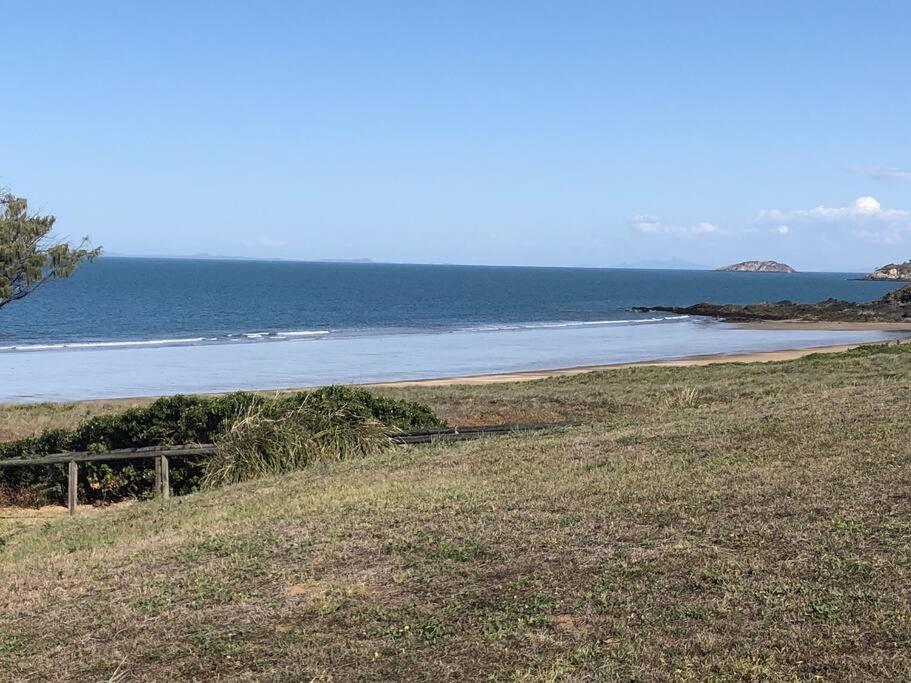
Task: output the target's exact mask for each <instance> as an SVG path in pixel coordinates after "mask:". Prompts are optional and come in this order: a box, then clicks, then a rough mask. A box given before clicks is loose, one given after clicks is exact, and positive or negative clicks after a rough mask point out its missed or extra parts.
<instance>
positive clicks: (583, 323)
mask: <svg viewBox="0 0 911 683" xmlns="http://www.w3.org/2000/svg"><path fill="white" fill-rule="evenodd" d="M689 317H690V316H688V315H671V316H665V317H661V318H631V319H626V320H570V321H566V322H552V323H524V324H521V325H491V326H487V327H471V328H468V329H467V330H464V331H465V332H503V331H508V330H546V329H557V328H561V327H591V326H596V325H637V324H642V323H660V322H666V321H673V320H686V319H687V318H689Z"/></svg>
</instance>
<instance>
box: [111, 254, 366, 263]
mask: <svg viewBox="0 0 911 683" xmlns="http://www.w3.org/2000/svg"><path fill="white" fill-rule="evenodd" d="M104 255H105V256H114V257H117V258H170V259H185V260H188V261H297V262H304V263H376V261H373V260H371V259H369V258H319V259H295V258H277V257H271V258H270V257H267V256H220V255H218V254H209V253H206V252H201V253H198V254H177V255H176V256H175V255H174V254H118V253H110V252H105V254H104Z"/></svg>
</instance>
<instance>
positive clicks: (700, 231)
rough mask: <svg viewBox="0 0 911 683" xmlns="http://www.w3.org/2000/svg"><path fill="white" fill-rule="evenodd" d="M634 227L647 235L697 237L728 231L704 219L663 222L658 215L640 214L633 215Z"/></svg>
mask: <svg viewBox="0 0 911 683" xmlns="http://www.w3.org/2000/svg"><path fill="white" fill-rule="evenodd" d="M631 223H632V225H633V227H634V228H635V229H636V230H638V231H639V232H641V233H643V234H646V235H671V236H673V237H695V236H698V235H720V234H724V233H725V232H726V231H725V230H724V229H722V228H720V227H718V226H717V225H715V224H714V223H708V222H706V221H702V222H700V223H695V224H693V225H673V224H670V223H663V222H662V221H661V219H659V218H658V217H657V216H648V215H643V214H639V215H636V216H633V219H632V221H631Z"/></svg>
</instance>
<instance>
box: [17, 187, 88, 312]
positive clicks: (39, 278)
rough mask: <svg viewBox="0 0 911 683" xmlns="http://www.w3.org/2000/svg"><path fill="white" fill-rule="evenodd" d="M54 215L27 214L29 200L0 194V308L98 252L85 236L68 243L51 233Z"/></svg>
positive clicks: (61, 274) (65, 272) (73, 269)
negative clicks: (72, 244)
mask: <svg viewBox="0 0 911 683" xmlns="http://www.w3.org/2000/svg"><path fill="white" fill-rule="evenodd" d="M55 220H56V219H55V218H54V216H42V215H38V214H30V213H29V211H28V202H27V201H26V200H25V199H23V198H21V197H16V196H14V195H12V194H9V193H2V194H0V308H3V307H4V306H6V305H7V304H8V303H11V302H13V301H17V300H19V299H22V298H24V297H26V296H28V295H29V294H31V293H32V292H34V291H35V289H37V288H38V287H40V286H41V285H43V284H44V283H45V282H48V281H49V280H54V279H56V278H63V277H69V276H70V275H72V274H73V271H75V270H76V267H77V266H78V265H79V264H80V263H82V262H83V261H91V260H92V259H94V258H95V257H96V256H98V255H99V254H100V253H101V249H100V248H96V249H91V248H89V240H88V238H87V237H86V238H84V239H83V240H82V242H81V243H80V244H79V245H78V246H76V247H71V246H70V245H69V244H67V243H66V242H60V241H56V240H55V239H54V237H53V235H52V234H51V230H53V228H54V222H55Z"/></svg>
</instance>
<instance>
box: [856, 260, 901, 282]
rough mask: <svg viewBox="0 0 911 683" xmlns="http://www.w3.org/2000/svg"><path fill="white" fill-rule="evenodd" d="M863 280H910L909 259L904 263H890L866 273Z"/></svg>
mask: <svg viewBox="0 0 911 683" xmlns="http://www.w3.org/2000/svg"><path fill="white" fill-rule="evenodd" d="M863 279H864V280H897V281H898V280H911V261H905V262H904V263H890V264H888V265H885V266H883V267H882V268H877V269H876V270H874V271H873V272H872V273H870V274H869V275H867V276H866V277H865V278H863Z"/></svg>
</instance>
